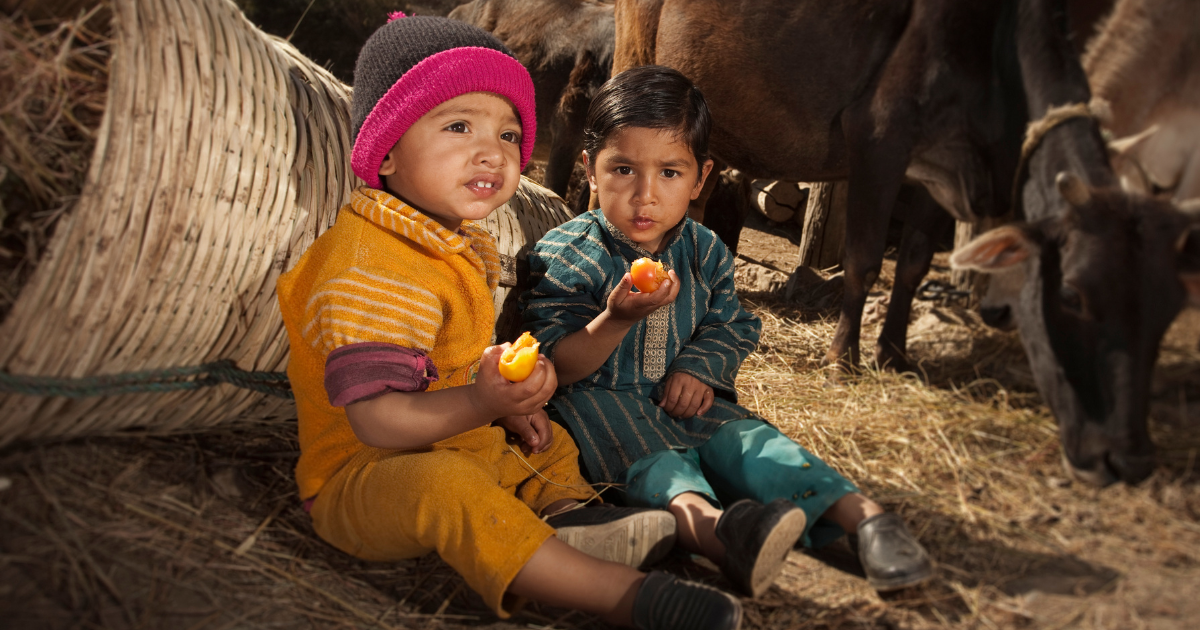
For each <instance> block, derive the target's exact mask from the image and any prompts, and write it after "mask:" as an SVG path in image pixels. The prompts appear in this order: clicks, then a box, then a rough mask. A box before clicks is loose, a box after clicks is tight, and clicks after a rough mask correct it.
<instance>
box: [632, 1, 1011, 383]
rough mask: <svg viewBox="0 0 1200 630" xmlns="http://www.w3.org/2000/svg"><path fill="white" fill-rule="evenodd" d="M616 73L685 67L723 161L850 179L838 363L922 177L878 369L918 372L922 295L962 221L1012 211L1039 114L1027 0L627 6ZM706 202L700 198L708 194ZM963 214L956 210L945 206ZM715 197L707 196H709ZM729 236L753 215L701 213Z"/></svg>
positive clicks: (853, 356)
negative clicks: (1028, 109)
mask: <svg viewBox="0 0 1200 630" xmlns="http://www.w3.org/2000/svg"><path fill="white" fill-rule="evenodd" d="M615 12H616V51H615V52H614V64H613V71H614V73H615V72H619V71H620V70H623V69H625V68H627V67H632V66H635V65H641V64H646V63H658V64H662V65H667V66H671V67H673V68H676V69H678V70H680V71H682V72H683V73H684V74H685V75H687V76H688V77H689V78H691V79H692V80H693V81H694V82H695V83H696V84H697V85H698V86H699V87H700V89H701V91H703V92H704V95H705V97H706V98H707V99H708V102H709V106H710V108H711V109H712V112H713V121H714V125H713V132H712V139H711V144H710V148H711V150H712V153H713V157H714V159H716V160H718V161H720V162H722V163H724V164H728V165H731V166H733V167H735V168H737V169H739V170H740V171H741V172H742V173H743V174H745V175H746V176H747V177H752V178H760V179H774V180H783V181H830V180H838V179H848V180H849V195H848V200H847V206H848V207H847V221H846V224H847V230H846V248H845V250H846V254H845V258H844V261H843V267H844V269H845V284H844V297H843V301H842V306H841V316H840V319H839V321H838V327H837V332H836V333H835V336H834V339H833V341H832V343H831V345H830V348H829V350H828V352H827V353H826V355H825V361H826V362H827V363H833V364H837V365H840V366H843V367H845V368H850V367H852V366H855V365H858V364H859V363H860V356H859V336H860V330H861V317H862V312H863V306H864V303H865V300H866V296H867V292H868V291H869V290H870V288H871V286H872V285H873V284H874V282H875V279H876V278H877V276H878V274H879V271H880V269H881V265H882V261H883V252H884V244H885V238H886V235H887V226H888V222H889V218H890V217H891V215H892V214H893V208H894V207H895V206H896V204H895V201H896V198H897V193H898V191H899V190H900V187H901V185H903V184H905V183H906V182H908V183H918V184H920V185H921V186H919V187H917V190H916V192H917V194H915V195H912V197H913V199H914V203H911V204H905V205H904V208H903V212H904V213H905V214H906V215H907V216H904V217H900V218H903V219H905V220H906V223H907V224H908V225H909V226H911V228H912V229H907V230H906V234H905V238H903V239H902V242H901V246H900V253H899V258H898V263H897V269H896V281H895V283H894V285H893V290H892V296H891V300H890V305H891V306H890V308H889V310H888V314H887V317H886V319H885V321H884V326H883V331H882V333H881V334H880V337H879V340H878V342H877V343H876V346H875V358H876V361H877V362H878V364H880V365H883V366H888V367H891V368H894V369H906V368H907V367H908V362H907V358H906V334H907V329H908V316H909V313H910V308H911V303H912V298H913V295H914V294H915V292H916V289H917V287H918V286H919V285H920V282H921V280H922V278H923V277H924V276H925V274H926V273H927V271H928V269H929V264H930V261H931V259H932V256H933V251H934V237H935V236H938V235H940V234H941V233H943V231H944V229H945V228H946V227H947V226H948V223H949V221H950V216H951V215H952V216H953V217H954V218H957V219H960V220H967V221H970V220H975V219H977V218H979V217H981V216H991V215H995V214H1000V213H1002V212H1004V211H1005V210H1007V208H1008V206H1009V199H1008V197H1009V195H1010V190H1011V186H1012V174H1013V172H1014V170H1015V168H1016V161H1017V157H1018V155H1019V153H1020V142H1021V130H1022V129H1023V127H1024V124H1025V120H1026V119H1025V111H1024V104H1023V99H1022V98H1021V95H1020V76H1019V71H1018V69H1017V67H1016V66H1017V64H1016V56H1015V52H1014V47H1013V46H1012V41H1013V38H1014V36H1015V28H1016V17H1015V16H1016V10H1015V0H1007V1H1005V2H994V1H992V0H912V1H908V2H897V1H895V0H864V1H862V2H827V1H825V0H760V1H757V2H729V1H728V0H617V2H616V9H615ZM702 201H703V200H700V203H701V204H702ZM939 206H940V207H941V208H944V209H945V210H947V211H949V215H948V214H947V213H946V212H943V211H942V210H940V209H939ZM701 207H702V205H701ZM692 216H693V217H694V218H698V219H701V220H702V221H703V223H704V224H705V225H708V226H710V227H712V228H714V231H715V232H717V234H718V236H720V237H721V239H722V240H723V241H725V242H726V243H727V244H736V242H737V235H738V231H740V229H741V220H740V217H732V218H730V217H729V215H728V214H722V213H720V212H717V211H715V210H714V211H709V212H704V213H702V212H701V211H699V209H696V210H694V211H693V214H692Z"/></svg>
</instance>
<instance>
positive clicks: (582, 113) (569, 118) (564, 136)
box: [546, 50, 607, 198]
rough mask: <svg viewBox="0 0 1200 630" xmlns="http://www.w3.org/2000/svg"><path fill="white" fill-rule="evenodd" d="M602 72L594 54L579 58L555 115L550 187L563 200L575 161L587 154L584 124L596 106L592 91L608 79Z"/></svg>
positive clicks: (585, 53) (548, 164)
mask: <svg viewBox="0 0 1200 630" xmlns="http://www.w3.org/2000/svg"><path fill="white" fill-rule="evenodd" d="M602 70H603V68H601V67H600V66H599V64H597V63H596V60H595V57H594V56H593V55H592V53H591V52H590V51H586V50H585V51H583V52H581V53H579V54H578V55H576V57H575V66H574V68H572V69H571V76H570V78H569V79H568V80H567V87H566V88H565V89H564V90H563V94H562V98H561V99H559V102H558V109H557V111H555V113H554V122H553V123H552V124H551V131H550V133H551V138H552V141H551V143H550V157H549V159H548V160H547V162H546V188H549V189H550V190H553V191H554V192H555V193H556V194H558V196H559V197H563V198H566V196H567V187H568V186H570V184H571V175H572V174H573V173H574V172H575V162H576V161H577V160H578V159H579V155H580V153H582V152H583V124H584V121H585V120H586V119H587V113H588V108H589V107H591V105H592V99H591V96H590V93H591V88H592V86H596V87H598V86H600V85H601V84H603V83H604V81H605V80H606V79H607V77H605V76H601V72H602Z"/></svg>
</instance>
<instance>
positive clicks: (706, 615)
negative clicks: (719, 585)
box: [633, 571, 742, 630]
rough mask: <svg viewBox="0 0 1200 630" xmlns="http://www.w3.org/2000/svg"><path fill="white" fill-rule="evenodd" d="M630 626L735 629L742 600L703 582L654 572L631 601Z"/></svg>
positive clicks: (670, 629)
mask: <svg viewBox="0 0 1200 630" xmlns="http://www.w3.org/2000/svg"><path fill="white" fill-rule="evenodd" d="M633 626H634V627H635V628H640V629H641V630H676V629H678V630H737V629H738V628H740V627H741V626H742V603H741V602H739V601H738V600H737V598H736V597H734V596H733V595H730V594H729V593H726V592H724V591H722V590H720V589H716V588H713V587H711V586H708V585H707V584H699V583H696V582H689V581H687V580H681V579H679V578H677V577H675V576H673V575H671V574H669V573H663V572H662V571H654V572H651V573H650V574H649V575H647V576H646V579H645V581H643V582H642V586H641V588H639V589H638V592H637V596H636V597H634V600H633Z"/></svg>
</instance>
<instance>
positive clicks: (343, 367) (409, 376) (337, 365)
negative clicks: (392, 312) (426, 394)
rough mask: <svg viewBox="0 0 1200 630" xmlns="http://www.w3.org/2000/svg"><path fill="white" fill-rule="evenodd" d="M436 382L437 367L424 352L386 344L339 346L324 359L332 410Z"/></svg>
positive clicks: (424, 388) (326, 385)
mask: <svg viewBox="0 0 1200 630" xmlns="http://www.w3.org/2000/svg"><path fill="white" fill-rule="evenodd" d="M437 379H438V373H437V367H436V366H434V364H433V361H432V360H431V359H430V358H429V357H428V356H426V355H425V353H424V352H419V351H417V350H411V349H409V348H401V347H400V346H396V345H393V344H390V343H377V342H367V343H355V344H351V345H348V346H342V347H340V348H338V349H337V350H334V351H333V352H331V353H329V358H327V359H326V360H325V393H326V394H327V395H328V396H329V404H331V405H333V406H334V407H345V406H346V405H349V404H351V403H356V402H360V401H363V400H370V399H372V398H377V397H379V396H381V395H383V394H386V393H388V392H423V391H425V390H426V389H427V388H428V387H429V384H430V383H432V382H433V381H436V380H437Z"/></svg>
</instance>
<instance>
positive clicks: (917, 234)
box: [875, 186, 953, 372]
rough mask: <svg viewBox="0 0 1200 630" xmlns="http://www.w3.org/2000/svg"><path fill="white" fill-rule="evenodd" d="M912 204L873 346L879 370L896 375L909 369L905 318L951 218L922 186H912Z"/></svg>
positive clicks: (905, 221) (906, 318) (910, 310)
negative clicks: (882, 319)
mask: <svg viewBox="0 0 1200 630" xmlns="http://www.w3.org/2000/svg"><path fill="white" fill-rule="evenodd" d="M912 190H913V193H914V194H913V203H912V205H911V206H910V207H908V208H906V213H905V214H906V215H907V216H905V217H903V219H904V236H903V237H902V238H901V240H900V251H899V253H898V255H897V257H896V278H895V282H894V283H893V284H892V297H891V301H890V302H889V303H888V311H887V317H886V318H885V319H884V321H883V331H882V332H881V333H880V334H879V340H878V342H876V344H875V360H876V362H877V363H878V365H879V366H880V367H886V368H888V369H891V370H896V371H898V372H906V371H909V370H910V366H909V363H908V358H907V355H908V318H909V315H910V314H911V313H912V301H913V297H914V296H916V293H917V288H918V287H919V286H920V285H921V281H922V280H924V279H925V275H926V274H928V273H929V263H930V262H931V261H932V260H933V253H934V248H935V247H936V243H937V238H938V237H939V236H941V235H942V234H943V233H944V232H945V231H946V229H947V228H949V226H950V224H951V223H952V222H953V219H951V218H950V215H949V214H947V213H946V212H945V211H943V210H942V209H941V208H940V207H939V206H938V205H937V202H935V201H934V200H933V198H932V197H930V196H929V193H928V192H927V191H926V190H925V187H924V186H914V187H913V188H912Z"/></svg>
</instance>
